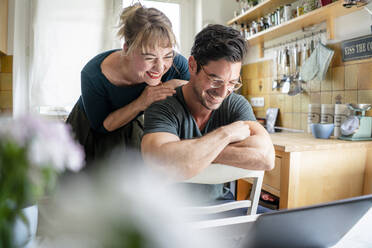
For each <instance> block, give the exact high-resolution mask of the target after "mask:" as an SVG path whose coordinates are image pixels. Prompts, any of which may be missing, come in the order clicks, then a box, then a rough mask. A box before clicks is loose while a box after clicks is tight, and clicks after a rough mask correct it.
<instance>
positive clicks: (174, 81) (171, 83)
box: [163, 79, 189, 89]
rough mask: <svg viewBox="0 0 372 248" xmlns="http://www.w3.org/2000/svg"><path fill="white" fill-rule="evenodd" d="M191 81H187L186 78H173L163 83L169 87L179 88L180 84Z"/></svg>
mask: <svg viewBox="0 0 372 248" xmlns="http://www.w3.org/2000/svg"><path fill="white" fill-rule="evenodd" d="M188 82H189V81H186V80H182V79H171V80H169V81H167V82H165V83H163V85H164V86H165V87H168V88H171V89H175V88H177V87H178V86H181V85H184V84H186V83H188Z"/></svg>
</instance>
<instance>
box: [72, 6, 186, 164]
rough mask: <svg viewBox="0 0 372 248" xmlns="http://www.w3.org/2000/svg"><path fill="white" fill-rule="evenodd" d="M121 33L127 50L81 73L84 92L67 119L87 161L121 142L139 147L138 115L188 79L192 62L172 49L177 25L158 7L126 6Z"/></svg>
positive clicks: (113, 52)
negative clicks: (189, 65) (189, 63)
mask: <svg viewBox="0 0 372 248" xmlns="http://www.w3.org/2000/svg"><path fill="white" fill-rule="evenodd" d="M118 35H119V36H120V38H123V39H124V40H125V42H124V45H123V48H122V49H118V50H111V51H107V52H104V53H101V54H99V55H97V56H95V57H94V58H93V59H92V60H90V61H89V62H88V63H87V64H86V65H85V67H84V68H83V70H82V71H81V92H82V94H81V96H80V98H79V100H78V102H77V103H76V105H75V107H74V108H73V110H72V112H71V113H70V115H69V117H68V119H67V123H69V124H70V125H71V126H72V129H73V131H74V133H75V135H76V138H77V139H78V140H79V142H80V144H81V145H83V146H84V150H85V153H86V161H87V162H88V163H89V162H91V161H92V160H95V159H98V158H102V157H103V156H104V155H106V154H107V152H110V151H112V150H113V149H114V148H115V147H117V146H118V145H121V147H134V148H138V147H139V144H140V137H141V135H142V123H141V121H140V118H137V117H139V116H140V115H141V114H142V113H143V111H144V110H145V109H146V108H147V107H148V106H150V105H151V104H152V103H153V102H155V101H159V100H162V99H165V98H166V97H167V96H170V95H173V93H175V91H174V88H175V87H177V86H179V85H181V84H183V83H186V82H187V81H186V80H189V72H188V64H187V60H186V59H185V58H184V57H183V56H181V55H179V54H175V52H174V50H173V48H174V46H175V44H176V40H175V36H174V34H173V32H172V24H171V22H170V21H169V19H168V18H167V17H166V16H165V15H164V14H163V13H162V12H160V11H159V10H157V9H154V8H145V7H142V6H140V5H134V6H131V7H128V8H125V9H124V10H123V12H122V14H121V16H120V29H119V32H118ZM163 82H164V83H163ZM124 145H125V146H124Z"/></svg>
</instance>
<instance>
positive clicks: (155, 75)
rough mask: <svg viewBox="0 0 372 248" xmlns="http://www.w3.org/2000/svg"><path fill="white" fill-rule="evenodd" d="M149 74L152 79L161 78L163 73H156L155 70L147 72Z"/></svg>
mask: <svg viewBox="0 0 372 248" xmlns="http://www.w3.org/2000/svg"><path fill="white" fill-rule="evenodd" d="M146 74H147V76H149V77H150V78H151V79H159V78H161V73H155V72H149V71H147V72H146Z"/></svg>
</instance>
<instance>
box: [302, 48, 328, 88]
mask: <svg viewBox="0 0 372 248" xmlns="http://www.w3.org/2000/svg"><path fill="white" fill-rule="evenodd" d="M333 54H334V51H333V50H331V49H329V48H328V47H326V46H325V45H323V44H322V43H321V42H319V43H318V46H317V47H316V48H315V50H314V51H313V52H312V53H311V55H310V57H309V58H308V59H307V60H306V61H305V63H304V64H303V65H302V66H301V69H300V77H301V78H302V80H304V81H306V82H308V81H310V80H312V79H314V78H317V79H318V80H324V79H325V77H326V74H327V70H328V67H329V64H330V63H331V60H332V57H333Z"/></svg>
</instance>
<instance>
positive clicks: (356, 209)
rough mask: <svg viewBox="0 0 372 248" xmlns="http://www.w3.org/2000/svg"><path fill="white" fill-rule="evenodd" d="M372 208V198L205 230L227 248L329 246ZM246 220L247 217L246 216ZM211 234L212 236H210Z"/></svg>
mask: <svg viewBox="0 0 372 248" xmlns="http://www.w3.org/2000/svg"><path fill="white" fill-rule="evenodd" d="M371 207H372V195H366V196H360V197H354V198H349V199H345V200H340V201H334V202H329V203H326V204H319V205H313V206H309V207H302V208H296V209H290V210H281V211H277V212H270V213H265V214H262V215H259V216H258V218H257V219H256V221H252V222H245V223H239V224H228V225H220V226H216V227H209V228H207V229H204V231H207V232H208V233H209V234H213V236H214V237H216V238H221V237H223V238H221V242H223V243H224V244H226V245H227V246H226V247H253V248H256V247H258V248H260V247H268V248H276V247H278V248H282V247H288V248H290V247H331V246H333V245H335V244H336V243H337V242H338V241H339V240H340V239H341V238H342V237H343V236H344V235H345V234H346V233H347V232H348V231H349V230H350V229H351V228H352V227H353V226H354V225H355V224H356V223H357V222H358V220H359V219H360V218H362V217H363V215H364V214H365V213H366V212H367V211H368V210H369V209H370V208H371ZM247 217H249V216H247ZM210 232H211V233H210Z"/></svg>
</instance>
